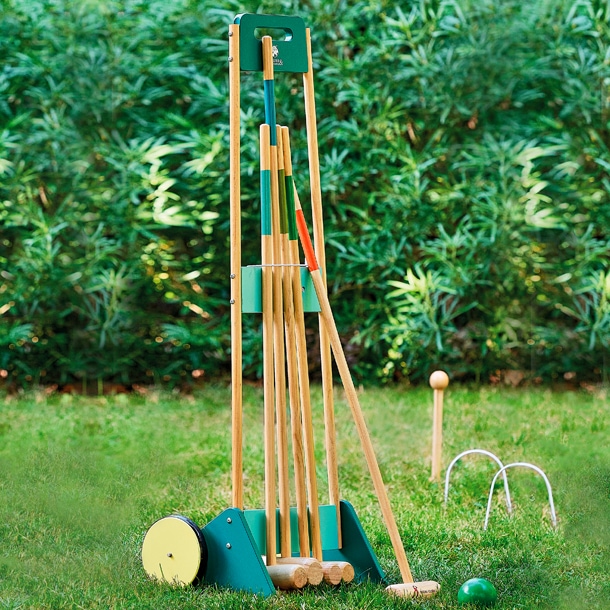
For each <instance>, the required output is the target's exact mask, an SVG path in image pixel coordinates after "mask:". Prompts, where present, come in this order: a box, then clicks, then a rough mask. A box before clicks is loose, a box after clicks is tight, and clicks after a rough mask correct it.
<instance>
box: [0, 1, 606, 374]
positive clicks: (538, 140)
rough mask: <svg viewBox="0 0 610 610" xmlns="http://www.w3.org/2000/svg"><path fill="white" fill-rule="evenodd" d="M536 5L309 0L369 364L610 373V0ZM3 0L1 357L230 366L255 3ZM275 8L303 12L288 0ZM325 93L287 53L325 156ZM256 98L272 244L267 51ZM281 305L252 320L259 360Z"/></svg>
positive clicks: (334, 277)
mask: <svg viewBox="0 0 610 610" xmlns="http://www.w3.org/2000/svg"><path fill="white" fill-rule="evenodd" d="M526 4H527V3H523V2H520V1H517V0H514V1H502V0H494V1H491V0H480V1H476V2H475V1H470V0H459V1H458V0H455V1H453V0H451V1H449V0H444V1H441V0H421V1H419V2H410V3H408V4H407V5H406V6H405V7H403V8H399V7H398V6H396V3H393V2H389V1H385V0H370V1H364V0H362V1H356V2H339V1H337V2H320V1H318V0H313V1H311V2H303V3H299V7H298V14H300V15H301V16H302V17H303V18H304V20H305V21H306V23H307V24H308V25H309V26H310V27H311V29H312V38H313V50H314V68H315V82H316V98H317V100H316V101H317V113H318V120H319V135H320V155H321V162H322V188H323V192H324V204H325V229H326V236H327V257H328V273H329V280H330V286H329V288H330V292H331V299H332V302H333V307H334V310H335V312H336V316H337V320H338V325H339V328H340V332H341V333H342V335H343V337H345V340H346V343H347V342H349V345H348V353H349V357H350V360H351V361H352V364H353V368H354V372H355V374H356V375H357V376H359V377H361V378H364V379H366V380H368V381H373V380H379V381H388V380H393V379H403V378H407V379H409V380H413V381H417V380H418V379H423V378H425V377H426V376H427V374H428V373H429V372H430V370H431V369H432V368H433V367H436V366H440V365H442V366H444V367H445V368H447V370H449V371H450V372H451V374H452V376H453V377H454V378H463V379H477V380H478V379H483V380H486V379H488V378H489V377H490V376H492V377H495V376H497V375H498V373H497V371H502V370H507V369H518V370H521V371H524V372H525V373H526V375H527V376H529V377H532V378H540V379H553V378H557V377H558V376H567V377H568V378H574V377H575V378H576V379H581V380H590V379H593V380H595V379H598V380H599V379H600V378H602V377H604V376H605V375H606V374H607V366H608V365H607V358H608V353H609V348H610V305H609V300H608V299H609V298H610V267H609V245H610V244H609V240H610V237H609V236H610V205H609V196H608V193H609V192H610V182H609V176H610V153H609V151H608V146H609V143H610V114H609V113H610V56H609V55H608V52H607V48H608V44H609V42H610V5H609V4H608V3H607V2H605V1H601V0H596V1H589V0H577V1H572V2H568V1H564V0H553V1H551V0H547V1H541V2H537V3H531V6H527V5H526ZM2 6H3V8H2V9H0V10H2V13H1V14H0V227H1V235H0V375H2V376H3V378H4V379H5V382H7V381H8V382H11V383H14V384H18V385H27V384H30V383H45V384H46V383H58V384H74V383H76V382H78V383H82V384H87V383H89V384H91V383H92V382H95V383H97V384H101V383H102V382H104V381H109V382H116V383H124V384H134V383H147V382H152V381H155V382H167V383H170V384H181V383H188V382H190V381H191V380H192V379H193V374H194V376H195V377H198V378H200V376H201V371H205V374H206V375H207V376H208V377H214V376H218V375H224V374H226V372H227V371H228V363H229V355H228V353H229V304H228V301H229V292H228V289H229V281H228V269H229V254H230V253H229V245H228V236H229V235H228V234H229V230H228V182H227V181H228V83H227V61H226V58H227V49H228V44H227V28H228V24H229V23H230V22H231V21H232V17H233V16H234V15H235V14H236V13H239V12H243V11H245V10H247V8H244V7H243V6H242V5H240V4H239V3H237V2H218V1H217V0H216V1H215V2H209V1H205V0H176V1H174V2H166V1H164V2H160V1H156V0H152V1H146V2H144V1H142V0H131V1H130V0H124V1H122V2H119V1H108V2H98V1H93V0H90V1H70V0H28V1H27V2H26V1H25V0H22V1H18V0H9V1H8V2H5V3H3V5H2ZM250 10H251V9H250ZM259 10H260V11H261V12H266V13H284V14H295V12H296V11H295V7H294V4H293V3H292V2H287V1H286V2H264V3H262V4H261V5H260V7H259ZM301 91H302V85H301V82H300V79H299V78H297V77H296V76H289V75H278V78H277V92H278V117H279V120H280V121H282V122H284V123H286V124H288V125H289V126H290V127H291V129H292V131H293V139H294V143H293V148H294V157H295V171H296V172H297V174H298V173H300V174H302V175H304V176H305V177H306V175H307V160H306V145H305V134H304V119H303V108H302V95H301ZM242 113H243V128H244V139H243V150H242V154H243V160H242V164H243V199H244V201H243V208H244V218H243V236H244V262H245V263H252V262H257V261H258V258H259V254H258V252H259V229H258V224H259V222H258V198H257V192H258V184H257V178H256V176H257V171H258V159H257V150H258V144H257V141H256V139H257V128H258V125H259V124H260V123H261V122H262V121H263V113H262V87H261V83H260V75H250V76H247V75H245V76H244V78H243V80H242ZM300 182H301V183H303V186H302V187H301V188H302V189H303V193H302V195H301V199H303V200H304V201H306V200H307V192H306V185H305V182H306V181H305V180H303V179H302V180H300ZM313 323H314V321H312V324H313ZM258 324H259V320H258V319H255V318H252V317H248V318H247V320H246V328H245V350H244V351H245V354H246V355H247V359H246V362H245V368H246V374H247V375H248V376H251V377H256V376H257V375H259V374H260V333H259V329H258ZM312 359H313V360H315V344H314V342H312Z"/></svg>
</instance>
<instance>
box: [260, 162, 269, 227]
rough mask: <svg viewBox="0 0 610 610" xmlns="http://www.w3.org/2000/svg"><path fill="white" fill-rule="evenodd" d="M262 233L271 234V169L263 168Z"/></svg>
mask: <svg viewBox="0 0 610 610" xmlns="http://www.w3.org/2000/svg"><path fill="white" fill-rule="evenodd" d="M261 234H262V235H271V170H268V169H262V170H261Z"/></svg>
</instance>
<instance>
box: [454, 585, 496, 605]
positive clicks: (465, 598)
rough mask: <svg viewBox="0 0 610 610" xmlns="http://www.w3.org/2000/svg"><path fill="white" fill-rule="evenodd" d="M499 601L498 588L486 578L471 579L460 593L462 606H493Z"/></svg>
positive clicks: (459, 597)
mask: <svg viewBox="0 0 610 610" xmlns="http://www.w3.org/2000/svg"><path fill="white" fill-rule="evenodd" d="M496 599H498V593H497V591H496V588H495V587H494V586H493V585H492V584H491V583H490V582H489V581H488V580H486V579H485V578H471V579H470V580H467V581H466V582H465V583H464V584H463V585H462V586H461V587H460V590H459V591H458V602H459V603H460V604H479V605H481V606H492V605H493V604H495V603H496Z"/></svg>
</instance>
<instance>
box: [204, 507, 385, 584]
mask: <svg viewBox="0 0 610 610" xmlns="http://www.w3.org/2000/svg"><path fill="white" fill-rule="evenodd" d="M320 509H321V510H320V515H321V526H322V527H321V530H322V549H323V559H324V560H325V561H349V563H351V564H352V566H353V567H354V571H355V573H356V576H355V580H356V581H357V582H361V581H364V580H371V581H373V582H384V580H385V575H384V573H383V570H382V569H381V566H380V565H379V562H378V561H377V557H376V556H375V553H374V552H373V549H372V548H371V545H370V543H369V541H368V539H367V537H366V534H365V533H364V530H363V529H362V525H361V524H360V521H359V520H358V517H357V515H356V512H355V510H354V508H353V506H352V505H351V504H350V503H349V502H345V501H341V530H342V532H341V534H342V538H343V547H342V548H341V549H339V548H337V546H338V545H337V528H336V525H335V526H334V527H333V525H332V523H333V521H334V523H335V524H336V519H335V509H334V507H333V506H321V507H320ZM261 515H264V511H259V510H256V511H246V512H244V511H241V510H239V509H236V508H229V509H227V510H225V511H223V512H222V513H221V514H220V515H218V517H216V518H215V519H214V520H213V521H211V522H210V523H209V524H208V525H206V526H205V527H204V528H203V530H202V532H203V535H204V538H205V541H206V544H207V547H208V562H207V568H206V572H205V576H204V582H205V583H207V584H216V585H218V586H221V587H228V588H231V589H235V590H238V591H248V592H250V593H254V594H256V595H263V596H269V595H271V594H272V593H274V592H275V589H274V587H273V583H272V582H271V579H270V578H269V574H268V572H267V569H266V567H265V564H264V563H263V561H262V559H261V555H262V554H264V552H265V543H264V541H265V532H264V527H262V528H261V526H260V524H261ZM293 542H294V541H293ZM297 542H298V541H297ZM296 548H297V551H295V550H294V545H293V555H295V556H298V544H297V547H296Z"/></svg>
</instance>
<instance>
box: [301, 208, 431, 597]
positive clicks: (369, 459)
mask: <svg viewBox="0 0 610 610" xmlns="http://www.w3.org/2000/svg"><path fill="white" fill-rule="evenodd" d="M295 205H296V216H297V228H298V232H299V238H300V240H301V246H302V248H303V251H304V253H305V259H306V261H307V267H308V268H309V272H310V274H311V279H312V281H313V285H314V288H315V291H316V295H317V297H318V301H319V302H320V308H321V310H322V311H321V315H322V319H323V321H324V324H325V326H326V329H327V331H328V335H329V339H330V345H331V348H332V351H333V354H334V356H335V363H336V365H337V369H338V370H339V375H340V377H341V381H342V382H343V388H344V390H345V396H346V398H347V401H348V403H349V406H350V409H351V412H352V416H353V418H354V422H355V424H356V430H357V431H358V435H359V437H360V442H361V444H362V449H363V451H364V457H365V459H366V463H367V466H368V468H369V472H370V474H371V478H372V480H373V486H374V488H375V492H376V495H377V499H378V500H379V506H380V508H381V513H382V515H383V518H384V521H385V524H386V527H387V530H388V534H389V535H390V540H391V542H392V547H393V549H394V554H395V556H396V561H397V562H398V567H399V569H400V574H401V576H402V579H403V581H404V582H403V583H402V584H398V585H390V586H389V587H387V588H386V590H387V591H388V592H390V593H393V594H395V595H400V596H403V597H431V596H432V595H435V594H436V593H437V592H438V591H439V590H440V585H439V584H438V583H437V582H434V581H423V582H414V581H413V575H412V574H411V568H410V567H409V561H408V560H407V555H406V553H405V549H404V546H403V544H402V540H401V538H400V533H399V532H398V526H397V524H396V519H395V518H394V513H393V512H392V507H391V505H390V499H389V497H388V492H387V490H386V488H385V484H384V482H383V478H382V476H381V470H380V469H379V464H378V463H377V457H376V456H375V449H374V447H373V442H372V441H371V437H370V435H369V432H368V429H367V427H366V422H365V419H364V413H363V412H362V407H361V406H360V401H359V400H358V394H357V392H356V388H355V386H354V382H353V380H352V376H351V373H350V371H349V366H348V364H347V359H346V358H345V353H344V351H343V346H342V344H341V338H340V337H339V332H338V330H337V326H336V324H335V320H334V317H333V314H332V309H331V307H330V301H329V299H328V294H327V292H326V287H325V285H324V280H323V278H322V275H321V271H320V267H319V266H318V262H317V260H316V255H315V252H314V248H313V244H312V243H311V237H310V236H309V231H308V229H307V224H306V222H305V217H304V215H303V210H302V209H301V205H300V203H299V201H298V198H296V197H295Z"/></svg>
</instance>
